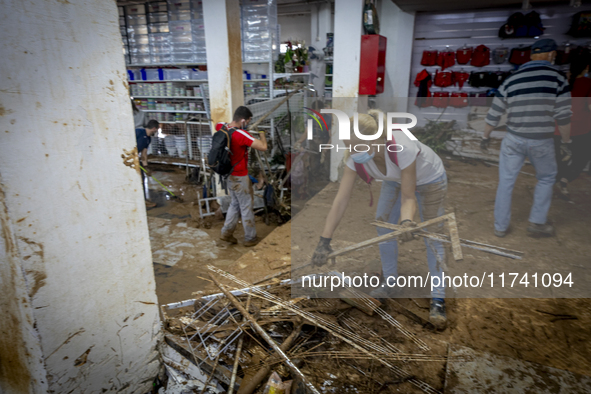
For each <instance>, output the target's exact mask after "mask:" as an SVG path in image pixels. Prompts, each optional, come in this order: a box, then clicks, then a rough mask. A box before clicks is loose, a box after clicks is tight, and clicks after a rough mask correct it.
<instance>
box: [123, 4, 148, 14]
mask: <svg viewBox="0 0 591 394" xmlns="http://www.w3.org/2000/svg"><path fill="white" fill-rule="evenodd" d="M125 11H127V15H145V14H146V7H145V6H144V5H143V4H134V5H128V6H126V7H125Z"/></svg>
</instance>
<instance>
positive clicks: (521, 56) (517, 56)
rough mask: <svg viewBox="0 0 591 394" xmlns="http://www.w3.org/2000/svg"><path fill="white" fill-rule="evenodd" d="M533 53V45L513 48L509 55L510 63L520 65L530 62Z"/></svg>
mask: <svg viewBox="0 0 591 394" xmlns="http://www.w3.org/2000/svg"><path fill="white" fill-rule="evenodd" d="M530 55H531V47H524V48H513V49H511V56H509V63H511V64H515V65H516V66H520V65H522V64H524V63H527V62H529V61H530V60H531V59H530Z"/></svg>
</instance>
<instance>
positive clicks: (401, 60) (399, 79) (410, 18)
mask: <svg viewBox="0 0 591 394" xmlns="http://www.w3.org/2000/svg"><path fill="white" fill-rule="evenodd" d="M378 12H379V17H380V22H381V23H380V35H383V36H385V37H386V38H387V39H388V46H387V49H386V78H385V82H384V93H382V94H381V95H380V97H381V98H383V100H387V101H388V102H389V103H393V104H394V106H390V105H389V106H388V108H389V109H388V110H390V111H396V112H406V111H407V109H408V100H406V99H402V98H403V97H404V98H406V97H408V88H409V86H410V83H411V78H413V77H414V76H411V75H410V67H411V57H412V47H413V41H414V25H415V14H414V12H405V11H402V10H401V9H400V8H399V7H398V6H397V5H396V4H394V2H392V1H390V0H383V1H381V5H380V6H379V11H378ZM386 21H387V23H386ZM393 97H394V98H396V99H392V98H393ZM390 108H391V109H390Z"/></svg>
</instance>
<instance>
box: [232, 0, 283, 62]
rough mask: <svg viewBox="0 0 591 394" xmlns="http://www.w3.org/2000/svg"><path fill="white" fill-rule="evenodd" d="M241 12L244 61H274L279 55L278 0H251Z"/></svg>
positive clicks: (245, 3) (242, 7) (244, 3)
mask: <svg viewBox="0 0 591 394" xmlns="http://www.w3.org/2000/svg"><path fill="white" fill-rule="evenodd" d="M241 11H242V57H243V60H244V61H245V62H256V61H261V62H263V61H272V60H273V59H274V58H275V57H276V55H277V54H278V53H279V42H278V40H279V36H278V33H279V30H278V27H277V26H278V25H277V3H276V0H249V1H247V2H243V4H242V6H241ZM272 52H273V54H272Z"/></svg>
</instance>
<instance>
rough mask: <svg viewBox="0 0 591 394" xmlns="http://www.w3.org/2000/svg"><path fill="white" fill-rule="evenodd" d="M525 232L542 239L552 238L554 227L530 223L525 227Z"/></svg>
mask: <svg viewBox="0 0 591 394" xmlns="http://www.w3.org/2000/svg"><path fill="white" fill-rule="evenodd" d="M527 231H528V232H529V233H530V234H531V235H538V236H542V237H552V236H554V226H552V225H551V224H548V223H546V224H538V223H531V222H530V224H529V226H527Z"/></svg>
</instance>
